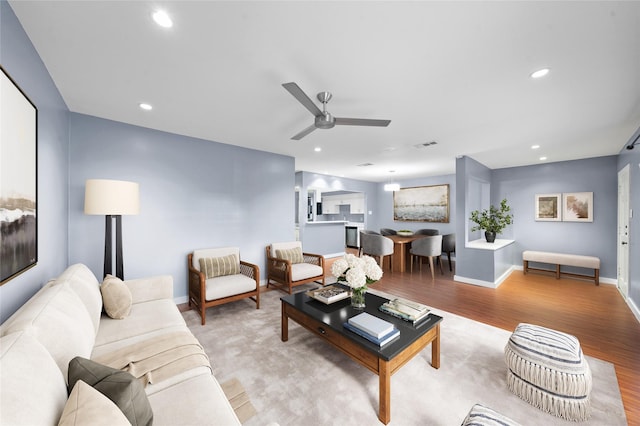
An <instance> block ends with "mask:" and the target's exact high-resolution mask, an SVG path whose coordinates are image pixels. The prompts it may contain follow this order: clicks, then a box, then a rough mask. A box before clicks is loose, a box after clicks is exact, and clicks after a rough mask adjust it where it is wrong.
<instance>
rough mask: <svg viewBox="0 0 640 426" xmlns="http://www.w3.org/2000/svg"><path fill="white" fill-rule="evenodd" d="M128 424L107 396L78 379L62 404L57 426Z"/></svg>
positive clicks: (127, 425)
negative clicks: (62, 407)
mask: <svg viewBox="0 0 640 426" xmlns="http://www.w3.org/2000/svg"><path fill="white" fill-rule="evenodd" d="M76 425H77V426H82V425H92V426H130V425H131V423H130V422H129V420H127V417H126V416H125V415H124V413H123V412H122V411H121V410H120V408H118V406H117V405H116V404H114V403H113V402H112V401H111V400H110V399H109V398H107V397H106V396H104V395H103V394H102V393H100V392H99V391H97V390H96V389H94V388H92V387H91V386H89V385H88V384H86V383H85V382H83V381H82V380H78V381H77V382H76V384H75V386H74V387H73V389H72V390H71V394H70V395H69V399H68V400H67V403H66V404H65V406H64V411H63V412H62V417H60V421H59V422H58V426H76Z"/></svg>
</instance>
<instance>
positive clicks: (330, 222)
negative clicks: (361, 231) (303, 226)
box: [307, 220, 347, 225]
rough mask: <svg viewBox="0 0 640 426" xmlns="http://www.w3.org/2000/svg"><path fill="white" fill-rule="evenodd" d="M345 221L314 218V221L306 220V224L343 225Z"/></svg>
mask: <svg viewBox="0 0 640 426" xmlns="http://www.w3.org/2000/svg"><path fill="white" fill-rule="evenodd" d="M346 223H347V221H346V220H316V221H314V222H307V225H335V224H340V225H345V224H346Z"/></svg>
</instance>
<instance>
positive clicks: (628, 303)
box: [620, 293, 640, 322]
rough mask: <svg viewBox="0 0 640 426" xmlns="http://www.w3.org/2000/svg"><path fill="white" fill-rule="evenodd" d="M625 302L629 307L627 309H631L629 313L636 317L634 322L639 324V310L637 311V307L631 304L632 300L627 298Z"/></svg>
mask: <svg viewBox="0 0 640 426" xmlns="http://www.w3.org/2000/svg"><path fill="white" fill-rule="evenodd" d="M620 294H621V295H622V293H620ZM623 297H624V296H623ZM625 302H627V305H628V306H629V309H631V313H632V314H633V316H634V317H636V320H638V322H640V309H638V306H637V305H636V304H635V303H633V300H631V299H630V298H628V297H627V298H626V299H625Z"/></svg>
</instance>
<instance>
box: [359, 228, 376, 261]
mask: <svg viewBox="0 0 640 426" xmlns="http://www.w3.org/2000/svg"><path fill="white" fill-rule="evenodd" d="M364 234H369V235H380V233H379V232H376V231H372V230H371V229H363V230H361V231H360V245H359V247H358V257H360V256H362V236H363V235H364Z"/></svg>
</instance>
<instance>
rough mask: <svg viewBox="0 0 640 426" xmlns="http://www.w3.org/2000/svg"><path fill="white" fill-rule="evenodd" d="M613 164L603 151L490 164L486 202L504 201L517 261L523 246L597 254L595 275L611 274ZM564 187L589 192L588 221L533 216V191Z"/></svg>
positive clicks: (614, 227) (614, 223)
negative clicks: (539, 161) (509, 214)
mask: <svg viewBox="0 0 640 426" xmlns="http://www.w3.org/2000/svg"><path fill="white" fill-rule="evenodd" d="M616 164H617V158H616V156H608V157H598V158H590V159H586V160H575V161H564V162H557V163H548V164H540V165H535V166H527V167H513V168H505V169H498V170H493V171H492V179H491V202H492V203H493V204H496V205H497V204H498V203H499V202H500V200H502V199H503V198H506V199H507V200H508V201H509V205H510V206H511V210H512V212H513V214H514V218H515V220H514V224H513V225H512V226H510V227H509V228H511V230H512V232H513V236H514V239H515V240H516V242H515V246H516V250H515V256H516V258H517V259H518V261H519V262H521V261H522V251H524V250H542V251H555V252H560V253H573V254H582V255H590V256H597V257H599V258H600V262H601V263H600V275H601V276H602V277H605V278H612V279H616V276H617V254H616V244H617V220H618V217H617V204H618V201H617V199H618V189H617V188H618V184H617V179H618V177H617V169H616ZM565 192H593V222H564V221H562V222H536V221H535V194H549V193H565ZM583 272H584V270H583Z"/></svg>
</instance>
